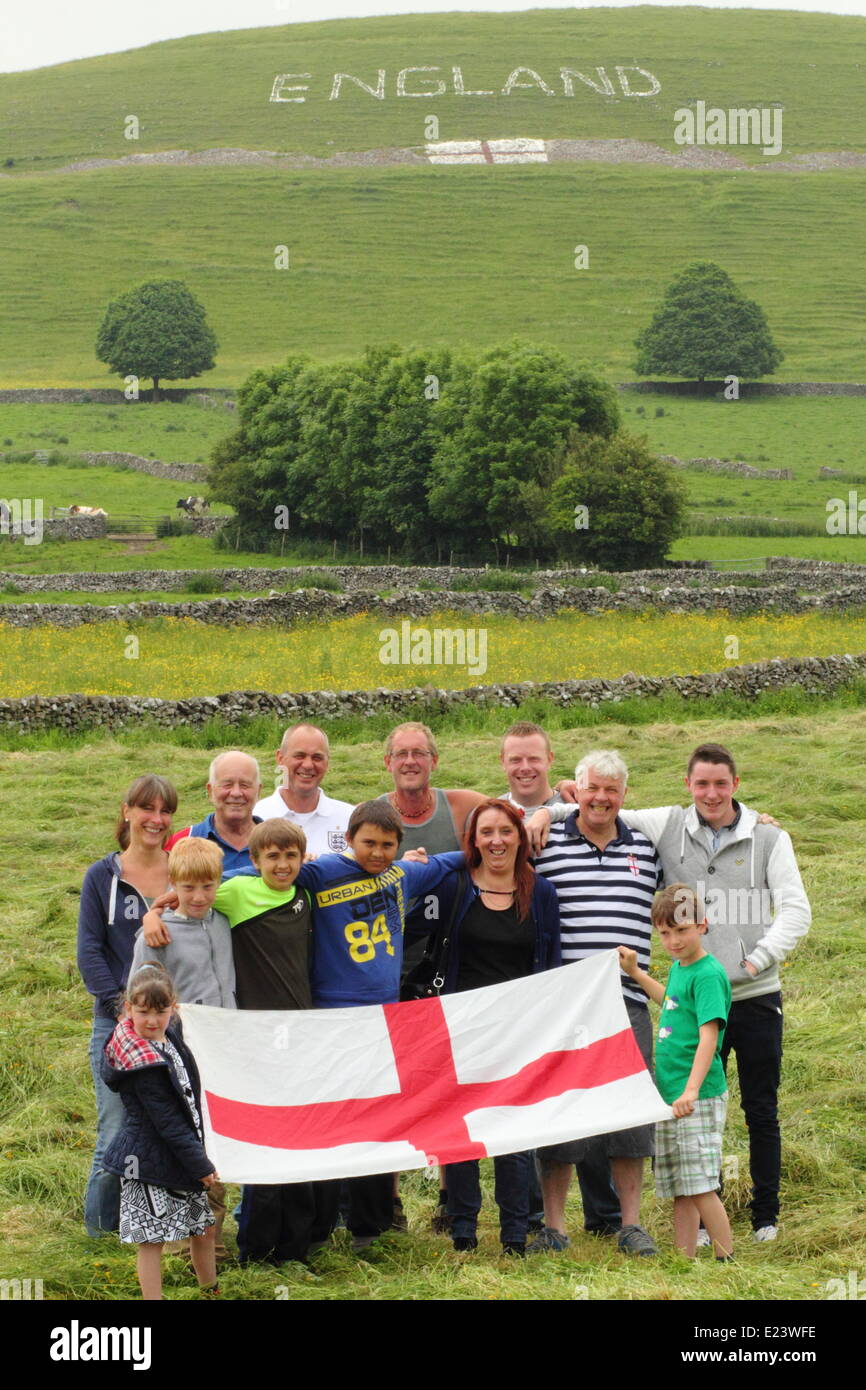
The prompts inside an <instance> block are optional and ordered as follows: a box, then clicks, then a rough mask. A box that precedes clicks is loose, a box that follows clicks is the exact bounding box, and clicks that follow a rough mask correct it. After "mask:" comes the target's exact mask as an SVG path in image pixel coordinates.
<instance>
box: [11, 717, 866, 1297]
mask: <svg viewBox="0 0 866 1390" xmlns="http://www.w3.org/2000/svg"><path fill="white" fill-rule="evenodd" d="M584 713H585V714H587V715H589V722H588V723H586V724H585V725H584V727H582V728H579V729H571V730H562V731H560V732H558V733H557V734H556V736H555V749H556V753H557V759H556V763H555V765H554V774H555V776H557V777H559V776H564V775H566V774H567V773H569V772H570V771H571V770H572V768H573V767H574V763H575V761H576V759H577V758H578V757H580V756H582V754H583V753H584V752H585V751H586V750H587V749H588V748H591V747H599V746H605V747H610V746H613V747H619V748H620V749H621V750H623V752H624V755H625V757H626V758H627V760H628V762H629V764H630V767H631V770H632V773H631V782H632V788H631V791H630V801H631V804H634V805H655V804H660V803H666V802H668V801H670V800H671V799H672V798H674V797H676V796H677V795H678V794H679V791H680V783H679V775H680V767H681V764H682V763H683V761H684V758H685V755H686V752H687V750H688V749H689V748H690V747H692V746H694V744H696V743H698V742H700V741H702V740H704V739H707V738H713V739H721V740H722V741H723V742H724V743H726V744H729V745H730V746H732V747H733V748H734V750H735V752H736V754H737V757H738V761H739V763H740V768H741V771H742V774H743V785H742V795H743V798H744V800H745V801H746V803H747V804H749V805H754V806H756V807H759V808H761V809H766V810H769V811H771V812H773V813H774V814H775V815H776V816H777V817H778V818H779V820H780V821H781V822H782V824H783V825H785V826H786V827H787V828H788V829H790V831H791V833H792V835H793V838H794V842H795V846H796V850H797V854H798V858H799V861H800V866H801V869H802V871H803V877H804V881H805V883H806V887H807V891H808V892H809V894H810V897H811V900H812V904H813V911H814V922H813V926H812V929H811V932H810V934H809V936H808V938H807V939H806V941H805V942H804V943H803V944H802V945H801V946H800V947H799V949H798V950H797V951H796V952H795V953H794V954H793V955H792V957H791V959H790V962H789V963H788V964H787V966H786V967H785V970H784V982H785V1001H786V1050H785V1061H784V1067H783V1085H782V1091H781V1096H780V1105H781V1116H782V1133H783V1140H784V1149H783V1189H782V1222H781V1232H780V1239H779V1240H778V1242H776V1244H775V1245H773V1246H756V1245H753V1244H752V1243H751V1241H750V1240H749V1231H748V1214H747V1210H746V1203H747V1201H748V1195H749V1194H748V1187H749V1179H748V1170H747V1162H746V1134H745V1130H744V1126H743V1123H742V1116H741V1113H740V1110H739V1106H738V1094H737V1086H736V1080H735V1079H734V1078H732V1094H731V1103H730V1106H729V1112H728V1127H727V1131H726V1142H725V1156H726V1158H727V1159H728V1160H730V1163H729V1168H728V1171H729V1172H730V1171H731V1168H732V1167H733V1161H734V1160H736V1164H737V1165H738V1171H737V1173H736V1176H734V1177H730V1178H729V1180H728V1181H727V1183H726V1202H727V1204H728V1208H729V1211H730V1213H731V1215H732V1218H733V1227H734V1237H735V1242H736V1245H737V1263H736V1264H734V1265H731V1266H728V1267H721V1266H718V1265H716V1264H715V1263H714V1262H713V1261H712V1260H706V1259H699V1260H698V1261H697V1262H696V1264H694V1265H690V1264H688V1263H687V1262H686V1261H684V1260H683V1259H682V1258H681V1257H680V1256H678V1255H676V1254H675V1253H674V1251H673V1248H672V1240H671V1224H670V1209H669V1204H663V1203H659V1202H658V1201H657V1200H656V1198H655V1197H654V1195H652V1192H651V1182H650V1179H649V1176H648V1175H647V1179H646V1189H645V1195H644V1204H643V1215H644V1218H645V1221H646V1224H647V1226H648V1227H649V1229H650V1230H651V1231H652V1232H653V1234H654V1235H655V1236H656V1237H657V1239H658V1241H659V1244H660V1246H661V1255H660V1257H659V1259H658V1260H653V1261H631V1262H626V1261H625V1260H624V1259H623V1257H622V1256H621V1255H619V1254H618V1252H617V1251H616V1250H615V1249H614V1248H612V1247H611V1245H610V1244H608V1243H607V1242H600V1241H595V1240H592V1239H591V1238H590V1237H589V1236H584V1235H583V1234H582V1233H581V1232H580V1221H581V1217H580V1206H579V1202H578V1199H577V1198H576V1197H575V1196H572V1199H571V1204H570V1209H569V1222H570V1230H571V1233H572V1237H573V1244H572V1248H571V1249H570V1250H569V1251H567V1252H565V1253H564V1254H563V1255H560V1256H553V1257H550V1258H545V1259H541V1260H539V1261H538V1263H536V1262H534V1261H528V1262H527V1263H526V1265H525V1266H523V1265H521V1267H520V1268H514V1267H512V1266H510V1265H508V1264H506V1262H503V1261H500V1260H498V1259H497V1257H496V1250H497V1245H496V1234H495V1226H494V1220H495V1216H494V1213H495V1208H494V1207H493V1205H492V1201H491V1199H490V1198H491V1194H490V1190H489V1188H490V1182H489V1175H488V1177H487V1179H486V1186H487V1189H488V1192H487V1200H486V1202H485V1208H484V1212H483V1218H482V1227H481V1230H480V1235H481V1238H482V1239H481V1249H480V1251H479V1254H478V1255H477V1256H476V1257H473V1258H471V1259H468V1260H467V1259H461V1258H460V1257H458V1256H456V1255H454V1254H453V1252H452V1251H451V1248H450V1244H449V1243H448V1241H447V1240H444V1239H442V1238H436V1237H432V1236H431V1235H430V1230H429V1220H430V1215H431V1212H432V1209H433V1206H434V1203H435V1190H434V1184H432V1183H429V1182H427V1181H425V1179H424V1177H423V1175H419V1174H414V1175H411V1176H410V1177H408V1178H406V1179H404V1180H403V1195H404V1201H405V1204H406V1208H407V1213H408V1216H409V1222H410V1234H409V1236H408V1237H393V1238H391V1237H389V1238H387V1239H386V1240H385V1241H384V1242H383V1243H382V1246H381V1248H380V1249H379V1250H378V1251H374V1252H373V1253H371V1255H370V1256H369V1258H367V1259H360V1258H357V1257H354V1256H352V1255H351V1254H350V1253H349V1250H348V1247H347V1245H346V1244H345V1243H344V1237H343V1236H342V1235H341V1236H338V1237H337V1240H336V1243H335V1244H334V1246H333V1247H332V1248H331V1249H330V1250H329V1251H327V1252H325V1253H323V1254H322V1255H321V1256H319V1257H317V1258H316V1260H315V1263H314V1272H313V1273H310V1272H307V1271H304V1270H302V1269H301V1268H300V1267H298V1266H286V1267H284V1268H283V1269H281V1270H280V1271H279V1274H278V1275H276V1274H275V1273H274V1271H272V1270H270V1271H269V1270H266V1269H256V1268H250V1269H247V1270H245V1271H241V1270H239V1269H238V1268H237V1267H229V1268H228V1270H227V1271H226V1273H225V1274H224V1276H223V1277H222V1281H221V1282H222V1288H223V1297H224V1299H227V1300H235V1299H254V1300H271V1299H273V1298H274V1288H275V1285H276V1284H282V1285H284V1286H286V1287H287V1288H288V1291H289V1297H290V1298H291V1299H294V1300H297V1299H300V1300H337V1299H364V1300H373V1301H382V1300H388V1301H390V1300H394V1299H425V1300H426V1299H435V1300H468V1299H477V1300H484V1301H486V1300H490V1299H504V1300H511V1299H520V1300H525V1299H529V1300H542V1299H543V1300H549V1299H553V1300H573V1299H575V1298H579V1299H583V1298H586V1299H589V1300H603V1299H622V1300H634V1299H638V1300H642V1299H651V1300H660V1301H669V1300H680V1299H681V1300H700V1299H722V1300H753V1299H754V1300H763V1299H772V1300H774V1301H785V1300H803V1301H806V1302H812V1301H823V1300H825V1299H826V1298H827V1297H828V1282H829V1281H830V1280H833V1279H841V1280H843V1281H844V1280H845V1279H847V1274H848V1270H849V1269H855V1270H856V1269H859V1270H862V1269H863V1268H864V1262H866V1240H864V1221H863V1218H864V1197H863V1192H864V1170H866V1141H864V1133H863V1124H862V1036H861V1034H862V1026H861V1015H862V998H861V996H862V979H863V972H864V969H866V948H864V941H863V933H862V930H861V928H860V925H859V923H860V919H861V917H862V872H861V863H860V861H861V857H862V855H861V846H862V843H863V840H862V837H863V835H864V834H866V821H864V805H866V795H864V793H866V782H864V777H863V774H862V768H863V767H864V766H866V712H864V711H863V709H829V708H828V709H825V710H813V711H811V712H810V713H808V714H805V713H804V714H802V715H799V716H797V717H792V716H785V715H783V714H780V715H777V716H774V717H766V716H762V717H757V718H756V717H751V718H748V719H743V720H737V721H726V720H713V721H710V720H706V719H705V720H703V721H700V720H699V721H696V722H693V723H691V724H690V725H689V726H688V728H687V729H685V730H684V729H683V728H682V727H681V726H679V725H676V724H674V723H661V724H652V725H648V726H643V727H640V726H636V725H631V726H626V725H622V724H612V723H597V722H596V723H593V722H592V718H593V716H592V715H591V714H590V712H584ZM566 714H567V712H566ZM511 717H512V716H511V713H510V712H508V711H502V712H501V713H500V715H499V716H498V726H497V729H496V730H494V729H492V728H491V729H490V731H489V732H487V733H485V734H483V735H482V734H477V735H475V736H472V735H468V736H460V735H457V734H455V733H454V732H453V731H452V732H450V733H449V732H448V731H447V729H446V730H443V731H442V732H441V734H440V748H441V754H442V759H441V765H440V774H441V775H440V776H439V779H438V780H439V781H440V783H441V784H442V785H446V786H447V785H454V784H458V783H459V784H461V785H470V786H476V787H478V788H479V789H480V790H484V791H489V792H491V793H493V792H498V791H500V790H501V787H502V777H501V774H500V772H499V768H498V762H497V756H498V733H499V732H500V731H501V729H502V728H504V727H505V726H506V725H507V724H508V723H509V722H510V719H511ZM488 718H489V716H488ZM248 746H249V747H250V751H253V752H256V753H257V754H258V755H259V757H260V758H261V760H262V766H263V769H265V777H266V780H267V779H269V778H270V774H271V768H272V757H273V753H272V750H273V747H274V739H273V732H272V731H271V732H270V733H269V735H268V736H267V738H266V739H265V738H263V739H262V740H261V741H257V742H256V743H255V744H254V745H253V744H249V745H248ZM209 756H210V755H209V754H208V753H206V752H205V751H203V750H202V749H201V748H184V747H181V746H179V745H178V742H177V741H176V740H174V739H172V740H171V741H169V740H166V741H164V742H161V741H160V738H159V736H154V735H153V734H152V733H149V734H148V735H147V737H146V738H144V739H143V738H142V734H141V731H133V732H132V733H131V734H130V735H128V736H124V737H122V738H115V739H110V738H109V739H102V738H99V737H98V736H96V737H93V738H90V739H87V740H85V741H84V742H82V743H79V744H78V746H75V747H70V746H62V747H58V748H56V749H50V748H49V749H43V750H41V751H25V750H23V749H22V750H20V751H17V752H12V753H11V754H9V755H8V756H7V757H6V758H4V760H3V763H2V765H0V793H2V794H4V795H5V797H6V800H7V801H8V802H9V804H18V802H19V800H20V789H21V787H22V785H26V787H27V810H26V814H22V815H17V816H14V817H12V818H11V819H10V820H9V824H8V827H7V830H8V835H7V839H8V848H7V851H6V854H5V858H4V864H5V867H6V873H5V875H4V878H3V882H2V884H0V907H2V911H0V943H2V953H3V972H2V975H0V989H2V995H3V1003H4V1026H3V1030H2V1034H0V1063H2V1068H3V1102H2V1109H0V1248H2V1253H0V1277H12V1276H19V1277H20V1276H21V1274H22V1272H24V1271H26V1272H27V1273H28V1274H29V1275H30V1276H32V1277H34V1278H36V1277H41V1278H43V1279H44V1285H45V1298H46V1299H56V1300H65V1299H72V1298H83V1299H98V1300H115V1299H137V1297H138V1291H137V1287H136V1283H135V1274H134V1259H133V1257H132V1255H131V1254H130V1253H129V1252H128V1251H127V1250H125V1249H122V1248H121V1247H120V1246H119V1245H118V1244H116V1243H115V1242H114V1241H113V1240H106V1241H105V1242H103V1243H102V1244H101V1245H99V1246H98V1247H94V1246H93V1244H92V1243H91V1242H89V1241H88V1240H87V1239H86V1237H85V1236H84V1232H83V1227H82V1226H81V1221H80V1216H81V1200H82V1192H83V1187H84V1182H85V1178H86V1174H87V1171H88V1168H89V1162H90V1152H91V1145H92V1137H93V1127H94V1106H93V1099H92V1086H91V1082H90V1075H89V1070H88V1066H87V1040H88V1035H89V1013H90V1006H89V1000H88V998H87V996H86V994H85V992H84V990H83V988H82V985H81V982H80V980H79V978H78V973H77V970H76V967H75V922H76V916H77V910H78V892H79V888H80V883H81V877H82V874H83V872H84V870H85V868H86V866H87V864H88V863H89V862H91V861H92V860H93V859H95V858H97V857H98V856H100V855H102V854H104V853H105V852H106V851H107V850H108V848H109V847H110V845H111V830H112V824H113V820H114V815H115V812H116V808H117V805H118V802H119V800H120V798H121V796H122V795H123V792H124V790H125V788H126V786H127V785H128V784H129V782H130V781H131V780H132V779H133V777H135V776H137V775H138V774H139V773H140V772H142V771H144V770H149V769H152V770H154V771H158V772H163V773H166V774H168V775H169V776H170V777H171V778H172V779H173V781H174V782H175V784H176V785H177V787H178V788H179V791H180V806H179V810H178V815H177V818H176V822H175V823H176V824H177V825H183V824H188V823H189V821H190V820H191V819H193V818H197V817H198V816H200V815H201V814H202V812H203V810H204V808H205V805H206V803H205V801H204V798H203V793H202V783H203V781H204V778H205V775H206V767H207V761H208V757H209ZM794 768H796V771H797V775H796V777H795V776H793V775H792V769H794ZM383 787H384V783H383V771H382V766H381V742H380V741H378V740H377V741H376V742H375V743H371V742H369V741H367V742H364V741H361V742H355V743H353V745H352V747H351V750H349V748H348V747H347V746H345V745H343V744H340V743H337V744H336V745H335V746H334V747H333V750H332V766H331V771H330V773H329V776H328V790H329V791H330V792H331V794H332V795H334V796H341V797H346V798H347V799H352V800H354V799H357V798H360V797H365V796H369V795H374V794H376V793H378V792H379V791H381V790H382V789H383ZM804 787H806V788H808V795H806V796H804V795H803V789H804ZM82 788H86V794H84V795H83V794H82ZM65 806H74V807H75V814H74V815H72V814H70V815H66V814H58V807H60V808H63V807H65ZM34 856H35V857H34ZM34 864H38V872H34ZM657 964H661V962H660V961H658V960H657ZM233 1229H234V1223H233V1222H229V1224H228V1227H227V1230H228V1233H229V1237H230V1240H231V1237H232V1235H233ZM165 1268H166V1294H167V1297H168V1298H169V1299H186V1298H192V1297H194V1296H195V1295H194V1290H193V1286H192V1284H191V1281H190V1276H189V1274H188V1273H187V1272H186V1271H185V1270H184V1267H183V1266H182V1265H181V1263H180V1262H179V1261H177V1260H175V1259H167V1260H166V1261H165ZM830 1287H832V1286H830ZM784 1320H785V1319H784V1317H783V1316H781V1315H780V1316H779V1317H778V1318H775V1317H774V1321H780V1322H781V1321H784ZM809 1320H810V1319H809V1314H808V1310H805V1311H804V1313H803V1316H802V1317H801V1318H800V1321H802V1322H804V1323H808V1322H809Z"/></svg>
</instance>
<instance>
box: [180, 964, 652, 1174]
mask: <svg viewBox="0 0 866 1390" xmlns="http://www.w3.org/2000/svg"><path fill="white" fill-rule="evenodd" d="M180 1012H181V1017H182V1019H183V1029H184V1036H185V1038H186V1041H187V1042H188V1044H189V1046H190V1047H191V1048H192V1051H193V1053H194V1055H195V1058H196V1062H197V1063H198V1067H199V1071H200V1073H201V1080H202V1111H203V1119H204V1127H205V1148H206V1149H207V1152H208V1155H209V1157H210V1158H211V1159H212V1161H213V1163H214V1164H215V1165H216V1168H217V1171H218V1172H219V1174H220V1177H221V1178H222V1179H223V1181H226V1182H239V1183H283V1182H306V1181H310V1180H321V1179H327V1178H339V1177H361V1176H363V1175H365V1174H369V1173H389V1172H400V1171H402V1170H404V1169H408V1168H426V1167H428V1166H432V1165H435V1164H440V1163H459V1162H461V1161H462V1160H464V1159H468V1158H484V1157H486V1156H488V1155H491V1156H492V1155H494V1154H506V1153H517V1152H519V1151H521V1150H523V1149H533V1148H537V1147H539V1146H541V1145H545V1144H557V1143H563V1142H567V1141H569V1140H572V1139H582V1138H586V1137H587V1136H589V1135H592V1134H604V1133H608V1132H609V1131H613V1130H619V1129H630V1128H631V1127H632V1126H633V1125H642V1124H650V1123H653V1122H655V1121H657V1120H664V1119H670V1118H671V1115H672V1111H671V1108H670V1106H668V1105H665V1103H664V1102H663V1101H662V1099H661V1097H660V1096H659V1094H658V1092H657V1091H656V1089H655V1086H654V1085H653V1082H652V1080H651V1078H650V1075H649V1073H648V1071H647V1069H646V1066H645V1064H644V1061H643V1058H642V1057H641V1054H640V1051H639V1050H638V1047H637V1043H636V1042H635V1039H634V1034H633V1033H632V1030H631V1027H630V1025H629V1022H628V1015H627V1013H626V1009H625V1004H624V1003H623V998H622V991H621V988H620V972H619V960H618V956H617V952H616V951H604V952H602V953H600V954H599V955H597V956H593V957H592V958H591V959H589V960H584V961H576V962H575V963H574V964H570V965H564V966H560V967H558V968H557V969H554V970H548V971H545V972H543V973H542V974H539V975H529V976H527V977H526V978H525V979H522V980H512V981H509V982H508V983H506V984H501V985H491V986H489V987H488V988H486V989H474V990H468V991H467V992H466V993H464V994H450V995H445V996H443V997H442V998H439V999H423V1000H419V1001H417V1002H412V1003H406V1004H385V1005H378V1006H373V1007H363V1008H356V1009H352V1008H349V1009H310V1010H303V1011H300V1012H272V1011H269V1010H262V1011H258V1010H244V1009H237V1010H235V1009H214V1008H209V1007H207V1006H205V1005H202V1004H182V1005H181V1006H180Z"/></svg>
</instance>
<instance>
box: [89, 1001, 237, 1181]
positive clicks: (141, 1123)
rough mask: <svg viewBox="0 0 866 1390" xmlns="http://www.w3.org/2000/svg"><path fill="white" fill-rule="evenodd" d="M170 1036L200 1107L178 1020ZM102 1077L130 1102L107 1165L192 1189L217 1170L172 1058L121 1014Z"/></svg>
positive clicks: (122, 1173) (195, 1072)
mask: <svg viewBox="0 0 866 1390" xmlns="http://www.w3.org/2000/svg"><path fill="white" fill-rule="evenodd" d="M166 1036H167V1037H168V1038H169V1040H170V1041H171V1042H172V1043H173V1044H174V1046H175V1047H176V1048H177V1050H178V1052H179V1053H180V1055H181V1058H182V1059H183V1064H184V1066H185V1067H186V1070H187V1073H188V1075H189V1079H190V1084H191V1086H192V1089H193V1095H194V1097H195V1102H196V1107H197V1108H198V1109H200V1108H201V1082H200V1080H199V1074H198V1067H197V1066H196V1064H195V1058H194V1057H193V1055H192V1053H191V1052H190V1050H189V1048H188V1047H187V1046H186V1043H185V1042H184V1041H183V1039H182V1037H181V1035H180V1032H179V1031H178V1029H177V1027H176V1026H170V1027H169V1028H168V1030H167V1033H166ZM102 1079H103V1081H104V1082H105V1084H106V1086H108V1087H110V1089H111V1090H112V1091H118V1092H119V1093H120V1098H121V1100H122V1101H123V1104H124V1106H125V1108H126V1115H125V1118H124V1124H123V1128H122V1129H121V1131H120V1133H119V1134H118V1135H117V1137H116V1138H115V1139H113V1140H112V1142H111V1143H110V1144H109V1146H108V1149H107V1151H106V1154H105V1157H104V1159H103V1166H104V1168H105V1169H106V1170H107V1171H108V1172H109V1173H118V1174H119V1175H120V1176H121V1177H127V1178H139V1179H140V1181H141V1182H149V1183H154V1184H155V1185H156V1186H158V1187H169V1188H174V1189H175V1190H178V1189H180V1190H182V1191H187V1192H189V1191H194V1190H197V1189H200V1187H201V1181H200V1180H201V1178H204V1177H206V1176H207V1174H208V1173H213V1172H214V1171H215V1169H214V1165H213V1164H212V1163H211V1161H210V1159H209V1158H208V1156H207V1154H206V1153H205V1151H204V1148H203V1146H202V1143H201V1141H200V1139H199V1137H198V1134H197V1133H196V1129H195V1125H194V1124H193V1119H192V1115H191V1114H190V1110H189V1106H188V1105H187V1102H186V1098H185V1097H184V1094H183V1091H182V1090H181V1087H180V1083H179V1082H178V1079H177V1073H176V1072H175V1069H174V1067H173V1066H171V1064H170V1063H169V1062H168V1061H166V1059H165V1058H164V1057H163V1056H162V1055H161V1054H160V1053H159V1052H157V1050H156V1049H155V1048H153V1047H151V1045H150V1044H149V1043H148V1042H147V1041H146V1040H145V1039H144V1038H140V1037H139V1036H138V1034H137V1033H135V1032H134V1031H133V1028H132V1024H131V1023H130V1021H129V1020H128V1019H124V1020H122V1021H121V1022H120V1023H119V1024H118V1025H117V1027H116V1028H115V1030H114V1032H113V1033H112V1035H111V1037H110V1038H109V1040H108V1042H107V1043H106V1045H105V1053H104V1055H103V1059H102Z"/></svg>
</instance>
